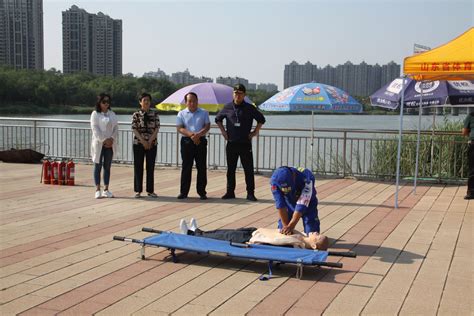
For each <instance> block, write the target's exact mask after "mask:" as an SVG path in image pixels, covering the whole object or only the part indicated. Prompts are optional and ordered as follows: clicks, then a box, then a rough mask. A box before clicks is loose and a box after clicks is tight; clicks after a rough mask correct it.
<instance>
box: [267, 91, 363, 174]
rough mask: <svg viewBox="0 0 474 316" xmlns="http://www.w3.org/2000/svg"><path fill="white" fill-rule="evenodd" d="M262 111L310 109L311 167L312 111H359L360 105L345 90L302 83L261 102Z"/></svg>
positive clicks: (312, 140)
mask: <svg viewBox="0 0 474 316" xmlns="http://www.w3.org/2000/svg"><path fill="white" fill-rule="evenodd" d="M259 108H260V109H262V110H264V111H275V112H276V111H279V112H293V111H311V115H312V117H311V122H312V123H311V169H313V161H314V159H313V158H314V150H313V143H314V111H324V112H334V113H361V112H362V105H361V104H360V103H359V102H357V101H356V100H355V99H354V98H353V97H351V96H350V95H349V94H348V93H347V92H345V91H342V90H341V89H339V88H336V87H333V86H330V85H327V84H322V83H316V82H311V83H304V84H300V85H297V86H293V87H289V88H287V89H285V90H283V91H281V92H278V93H277V94H275V95H274V96H272V97H271V98H270V99H268V100H267V101H265V102H263V103H262V104H261V105H260V106H259Z"/></svg>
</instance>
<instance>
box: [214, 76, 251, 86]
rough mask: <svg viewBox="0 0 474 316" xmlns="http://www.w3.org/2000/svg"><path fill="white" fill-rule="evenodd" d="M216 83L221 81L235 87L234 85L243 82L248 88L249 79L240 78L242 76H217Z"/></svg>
mask: <svg viewBox="0 0 474 316" xmlns="http://www.w3.org/2000/svg"><path fill="white" fill-rule="evenodd" d="M216 83H221V84H225V85H227V86H230V87H233V86H234V85H236V84H238V83H241V84H243V85H244V86H245V87H246V88H248V85H249V81H248V80H247V79H245V78H240V77H217V78H216Z"/></svg>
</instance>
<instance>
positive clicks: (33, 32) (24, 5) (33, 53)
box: [0, 0, 44, 69]
mask: <svg viewBox="0 0 474 316" xmlns="http://www.w3.org/2000/svg"><path fill="white" fill-rule="evenodd" d="M0 65H11V66H13V67H15V68H16V69H24V68H26V69H43V68H44V48H43V0H0Z"/></svg>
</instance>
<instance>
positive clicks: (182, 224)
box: [179, 218, 188, 235]
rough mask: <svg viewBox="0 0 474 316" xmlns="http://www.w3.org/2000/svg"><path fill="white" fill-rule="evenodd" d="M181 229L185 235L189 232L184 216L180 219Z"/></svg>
mask: <svg viewBox="0 0 474 316" xmlns="http://www.w3.org/2000/svg"><path fill="white" fill-rule="evenodd" d="M179 230H180V231H181V234H183V235H187V234H188V225H187V224H186V221H185V220H184V218H183V219H181V220H180V221H179Z"/></svg>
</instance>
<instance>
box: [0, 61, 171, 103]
mask: <svg viewBox="0 0 474 316" xmlns="http://www.w3.org/2000/svg"><path fill="white" fill-rule="evenodd" d="M178 88H179V87H178V86H176V85H175V84H173V83H172V82H169V81H167V80H162V79H153V78H136V77H133V76H127V75H125V76H120V77H104V76H97V75H93V74H89V73H75V74H67V75H66V74H63V73H61V72H60V71H57V70H56V69H54V68H52V69H50V70H46V71H38V70H28V69H22V70H16V69H13V68H9V67H5V66H2V67H0V103H1V104H15V103H23V104H35V105H43V106H48V105H72V106H76V105H87V106H93V105H94V104H95V101H96V97H97V95H98V94H99V93H101V92H106V93H109V94H110V95H112V98H113V104H114V105H115V106H120V107H136V106H137V103H138V101H137V96H138V94H140V93H141V92H143V91H147V92H148V93H150V94H151V95H152V97H153V101H154V102H155V101H156V102H160V101H162V100H164V99H165V98H166V97H168V96H169V95H170V94H172V93H173V92H175V91H176V90H177V89H178Z"/></svg>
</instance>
